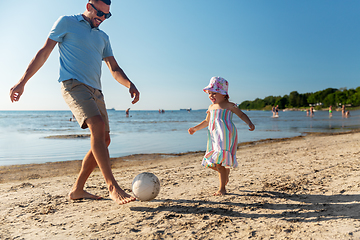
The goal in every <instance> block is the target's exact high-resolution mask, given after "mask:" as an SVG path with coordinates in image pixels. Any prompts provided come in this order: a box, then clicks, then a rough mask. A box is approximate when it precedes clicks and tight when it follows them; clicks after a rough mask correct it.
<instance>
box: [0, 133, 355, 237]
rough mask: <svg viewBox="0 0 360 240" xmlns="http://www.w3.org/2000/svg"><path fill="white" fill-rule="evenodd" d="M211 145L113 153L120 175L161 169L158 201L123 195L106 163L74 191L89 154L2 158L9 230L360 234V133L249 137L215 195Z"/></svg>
mask: <svg viewBox="0 0 360 240" xmlns="http://www.w3.org/2000/svg"><path fill="white" fill-rule="evenodd" d="M202 155H203V153H202V152H197V153H188V154H183V155H157V154H150V155H135V156H129V157H125V158H119V159H113V160H112V164H113V170H114V174H115V177H116V179H117V180H118V181H119V183H120V185H121V186H122V187H123V188H124V189H125V190H126V191H127V192H131V182H132V179H133V178H134V177H135V176H136V175H137V174H139V173H140V172H144V171H147V172H152V173H154V174H156V175H157V176H158V178H159V179H160V181H161V191H160V194H159V195H158V197H157V198H156V199H155V200H153V201H151V202H141V201H136V202H132V203H129V204H126V205H116V204H115V203H114V202H113V201H112V200H110V199H109V197H108V194H107V187H106V185H105V183H104V180H103V178H102V176H101V174H100V172H99V171H95V172H94V173H93V174H92V175H91V176H90V179H89V180H88V183H87V185H86V190H87V191H89V192H91V193H95V194H99V195H101V196H103V197H104V199H103V200H99V201H96V200H78V201H71V200H68V199H67V197H66V196H67V193H68V191H69V190H70V188H71V187H72V184H73V182H74V180H75V178H76V175H77V172H78V170H79V167H80V164H81V162H80V161H69V162H61V163H47V164H38V165H22V166H8V167H0V193H1V196H2V197H1V198H0V239H37V240H38V239H360V221H359V218H360V195H359V192H360V191H359V190H360V164H359V163H360V133H358V132H353V133H347V134H336V135H320V134H319V135H307V136H303V137H297V138H292V139H282V140H276V141H270V140H268V141H261V142H256V143H247V144H243V145H242V146H240V147H239V149H238V152H237V156H238V160H239V167H238V168H236V169H234V170H232V171H231V173H230V182H229V184H228V188H227V189H228V192H229V194H228V195H226V196H220V197H215V196H212V194H213V193H214V192H215V191H216V190H217V188H218V177H217V173H216V172H214V171H213V170H210V169H206V168H204V167H202V166H201V165H200V163H201V158H202Z"/></svg>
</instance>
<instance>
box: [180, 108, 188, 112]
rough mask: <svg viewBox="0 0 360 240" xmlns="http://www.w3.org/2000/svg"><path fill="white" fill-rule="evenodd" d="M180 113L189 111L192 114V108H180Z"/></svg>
mask: <svg viewBox="0 0 360 240" xmlns="http://www.w3.org/2000/svg"><path fill="white" fill-rule="evenodd" d="M180 111H188V112H190V111H191V108H180Z"/></svg>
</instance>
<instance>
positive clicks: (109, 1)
mask: <svg viewBox="0 0 360 240" xmlns="http://www.w3.org/2000/svg"><path fill="white" fill-rule="evenodd" d="M98 1H102V2H103V3H105V4H106V5H110V4H111V0H89V2H98Z"/></svg>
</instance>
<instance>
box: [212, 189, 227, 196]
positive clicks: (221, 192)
mask: <svg viewBox="0 0 360 240" xmlns="http://www.w3.org/2000/svg"><path fill="white" fill-rule="evenodd" d="M222 195H226V190H219V191H217V192H216V193H214V196H222Z"/></svg>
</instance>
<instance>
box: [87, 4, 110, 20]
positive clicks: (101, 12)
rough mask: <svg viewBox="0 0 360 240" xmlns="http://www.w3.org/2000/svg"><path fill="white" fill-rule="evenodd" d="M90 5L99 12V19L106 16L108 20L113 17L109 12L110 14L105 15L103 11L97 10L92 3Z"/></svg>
mask: <svg viewBox="0 0 360 240" xmlns="http://www.w3.org/2000/svg"><path fill="white" fill-rule="evenodd" d="M90 5H91V6H92V7H93V8H94V9H95V10H96V11H97V13H96V15H97V16H98V17H102V16H104V15H105V18H106V19H108V18H109V17H111V13H110V12H109V13H104V12H103V11H99V10H97V9H96V7H95V6H94V5H93V4H92V3H90Z"/></svg>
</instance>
